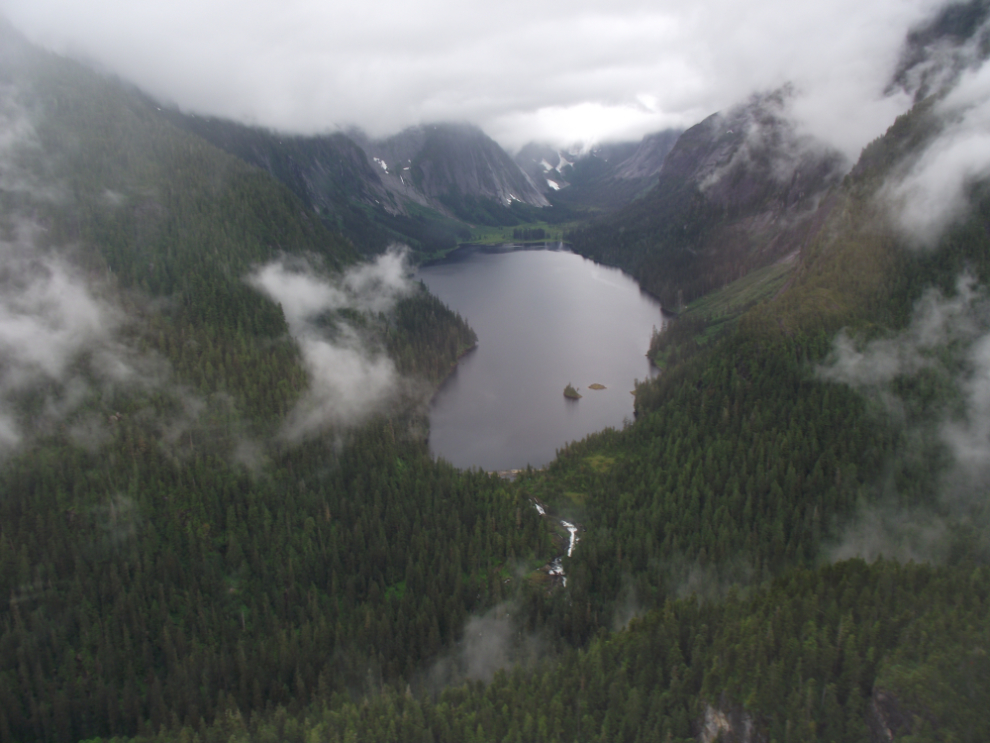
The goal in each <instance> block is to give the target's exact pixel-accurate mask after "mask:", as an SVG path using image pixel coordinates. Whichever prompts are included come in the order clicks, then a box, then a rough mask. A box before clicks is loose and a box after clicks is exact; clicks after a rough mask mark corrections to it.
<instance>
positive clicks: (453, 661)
mask: <svg viewBox="0 0 990 743" xmlns="http://www.w3.org/2000/svg"><path fill="white" fill-rule="evenodd" d="M515 610H516V606H515V604H514V603H513V602H505V603H502V604H499V605H498V606H495V607H493V608H492V609H489V610H488V611H487V612H485V613H484V614H478V615H475V616H472V617H470V618H469V619H468V620H467V622H466V623H465V625H464V636H463V637H462V638H461V640H460V642H458V643H457V645H455V646H454V648H452V649H451V651H450V652H448V653H447V654H445V655H444V656H443V657H442V658H441V659H440V660H439V661H437V662H436V663H435V664H434V665H433V667H432V668H431V669H430V671H429V673H428V678H427V682H428V684H429V686H430V687H431V688H432V689H435V690H439V689H443V688H445V687H447V686H451V685H455V684H459V683H462V682H464V681H466V680H472V681H484V682H488V681H491V680H492V678H493V677H494V676H495V672H496V671H498V670H500V669H503V668H508V667H509V666H512V665H516V664H520V663H522V664H527V663H531V662H533V661H535V660H538V659H539V658H540V656H541V654H542V647H543V646H542V644H541V643H540V642H539V641H538V640H537V639H536V637H535V636H533V635H530V634H527V633H525V632H523V631H521V630H520V628H519V625H518V622H517V620H516V619H515V616H514V612H515Z"/></svg>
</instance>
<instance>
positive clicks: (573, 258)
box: [418, 244, 664, 471]
mask: <svg viewBox="0 0 990 743" xmlns="http://www.w3.org/2000/svg"><path fill="white" fill-rule="evenodd" d="M418 277H419V278H420V279H421V280H422V281H423V282H424V283H425V284H426V285H427V286H428V287H429V289H430V291H432V292H433V293H434V294H435V295H436V296H438V297H439V298H440V299H441V300H443V301H444V302H445V303H446V304H447V305H448V306H450V308H451V309H453V310H455V311H456V312H459V313H460V314H461V315H462V316H463V317H464V318H465V319H466V320H467V322H468V323H469V324H470V325H471V327H473V328H474V329H475V331H476V332H477V334H478V347H477V349H475V350H474V351H471V352H470V353H468V354H467V355H466V356H465V357H464V358H462V359H461V361H460V363H459V364H458V366H457V369H456V370H455V371H454V372H453V374H451V376H450V377H449V378H448V379H447V381H446V382H445V383H444V384H443V385H442V386H441V388H440V390H439V391H438V392H437V394H436V396H435V397H434V400H433V403H432V406H431V411H430V448H431V450H432V451H433V453H434V454H435V455H436V456H438V457H442V458H444V459H446V460H447V461H449V462H451V463H453V464H454V465H456V466H458V467H463V468H469V467H480V468H482V469H485V470H489V471H491V470H509V469H517V468H523V467H525V466H526V465H532V466H533V467H542V466H544V465H546V464H547V463H549V462H550V461H551V460H552V459H553V458H554V456H555V454H556V451H557V449H559V448H561V447H563V446H564V445H565V444H567V443H568V442H570V441H574V440H577V439H582V438H584V437H585V436H587V435H588V434H589V433H592V432H594V431H600V430H602V429H604V428H607V427H609V426H613V427H621V426H622V425H623V423H624V421H625V420H631V419H632V416H633V396H632V395H631V394H630V392H631V390H632V389H633V385H634V381H635V380H637V379H640V380H642V379H645V378H646V377H648V376H649V375H650V374H651V373H653V372H652V370H651V366H650V363H649V361H648V359H647V358H646V351H647V349H648V347H649V343H650V337H651V335H652V332H653V329H654V328H658V329H659V328H660V327H662V326H663V323H664V319H663V314H662V312H661V310H660V305H659V304H658V303H657V302H656V301H655V300H654V299H653V298H651V297H650V296H649V295H647V294H645V293H644V292H642V291H641V290H640V288H639V285H638V284H637V283H636V282H635V281H634V280H633V279H632V278H630V277H629V276H627V275H626V274H624V273H622V272H621V271H619V270H618V269H614V268H607V267H605V266H601V265H599V264H597V263H595V262H593V261H590V260H587V259H585V258H582V257H581V256H579V255H576V254H574V253H572V252H570V251H568V250H566V249H564V248H563V246H560V245H559V244H558V245H557V246H551V247H550V248H544V249H525V250H523V249H508V248H505V247H502V248H484V247H477V246H466V247H464V248H460V249H459V250H457V251H455V252H454V253H451V254H450V255H449V256H448V257H447V258H446V259H444V260H443V261H440V262H437V263H433V264H429V265H426V266H422V267H420V269H419V271H418ZM569 383H570V384H573V385H574V386H575V387H576V388H577V390H578V392H579V393H580V394H581V395H582V398H581V399H580V400H568V399H566V398H565V397H564V394H563V392H564V387H565V385H567V384H569ZM592 384H599V385H603V386H604V388H605V389H591V385H592Z"/></svg>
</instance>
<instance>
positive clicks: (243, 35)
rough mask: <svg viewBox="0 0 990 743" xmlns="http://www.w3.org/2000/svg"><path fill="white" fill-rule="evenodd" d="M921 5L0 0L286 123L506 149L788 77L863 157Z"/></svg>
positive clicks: (77, 45) (924, 8) (687, 115)
mask: <svg viewBox="0 0 990 743" xmlns="http://www.w3.org/2000/svg"><path fill="white" fill-rule="evenodd" d="M937 4H938V3H936V2H934V1H933V0H818V1H816V2H799V3H795V2H793V1H792V0H751V1H749V2H742V0H693V1H692V2H685V1H684V0H676V2H666V1H664V0H612V1H611V2H610V3H608V4H607V6H606V4H605V3H603V2H594V3H592V2H587V1H586V0H566V1H565V0H536V1H535V2H533V1H532V0H529V1H526V2H522V1H520V0H502V2H486V3H478V2H470V1H467V2H466V1H465V0H418V1H416V2H410V0H369V1H368V2H355V1H354V0H348V2H340V1H339V0H280V1H279V2H272V1H271V0H171V1H170V2H163V1H162V0H154V1H153V2H152V1H149V0H92V1H91V2H79V0H0V12H3V13H4V14H5V15H6V16H7V17H8V18H9V19H10V21H11V22H12V23H13V24H14V25H15V26H16V27H17V28H18V29H19V30H20V31H22V32H23V33H24V34H25V35H27V36H28V37H29V38H30V39H31V40H33V41H35V42H37V43H40V44H41V45H43V46H45V47H47V48H49V49H52V50H54V51H58V52H60V53H64V54H68V55H71V56H75V57H77V58H80V59H83V60H87V61H89V62H90V63H95V64H97V65H99V66H101V67H103V68H106V69H108V70H110V71H112V72H115V73H117V74H119V75H120V76H122V77H124V78H126V79H128V80H130V81H133V82H134V83H136V84H137V85H139V86H140V87H142V88H143V89H145V90H146V91H148V92H150V93H152V94H153V95H155V96H157V97H159V98H161V99H163V100H167V101H170V102H173V103H176V104H178V105H179V106H180V107H181V108H182V109H184V110H187V111H192V112H197V113H208V114H215V115H220V116H225V117H230V118H235V119H238V120H242V121H246V122H249V123H256V124H262V125H266V126H270V127H273V128H278V129H283V130H288V131H297V132H306V133H312V132H321V131H327V130H332V129H335V128H337V127H346V126H349V125H357V126H360V127H362V128H364V129H366V130H367V131H369V132H370V133H371V134H373V135H383V134H389V133H392V132H394V131H397V130H399V129H401V128H402V127H404V126H408V125H410V124H416V123H424V122H430V121H469V122H473V123H475V124H478V125H479V126H481V127H482V128H483V129H484V130H485V131H486V132H488V133H489V134H490V135H491V136H493V137H494V138H495V139H496V140H498V141H499V142H500V143H501V144H502V145H503V146H505V147H506V148H508V149H509V150H515V149H517V148H518V147H520V146H521V145H523V144H525V143H526V142H527V141H530V140H545V141H551V142H554V143H560V144H569V143H571V142H575V141H584V142H589V141H594V140H609V139H612V140H615V139H633V138H639V137H640V136H642V135H643V134H645V133H648V132H651V131H657V130H660V129H663V128H665V127H668V126H689V125H691V124H694V123H696V122H697V121H699V120H700V119H702V118H704V117H705V116H707V115H708V114H710V113H713V112H715V111H717V110H719V109H723V108H725V107H727V106H729V105H731V104H733V103H735V102H738V101H739V100H741V99H743V98H745V97H747V96H748V95H749V94H750V93H752V92H754V91H759V90H768V89H772V88H775V87H777V86H779V85H781V84H783V83H785V82H788V81H790V82H793V83H795V85H796V86H797V87H798V89H799V90H800V91H801V93H802V95H801V97H800V99H799V101H798V103H797V105H796V107H795V110H796V112H797V114H798V115H799V116H800V117H801V118H802V119H803V120H805V121H806V122H808V125H809V128H810V129H811V130H812V132H813V133H816V134H819V135H822V136H825V137H826V138H827V139H829V140H830V141H831V142H832V143H833V144H835V145H837V146H839V147H840V148H841V149H843V150H844V151H846V152H847V153H849V154H850V155H851V156H855V155H857V154H858V152H859V149H860V148H861V147H862V146H863V145H864V144H865V143H866V142H868V141H869V140H870V139H872V138H873V137H875V136H877V135H878V134H880V133H882V132H883V131H884V130H885V129H886V127H887V126H889V124H890V123H891V121H892V120H893V118H894V116H895V115H896V114H897V113H900V112H901V111H902V110H904V109H906V107H907V105H908V101H906V100H905V99H904V98H903V97H892V98H890V97H888V98H885V97H883V95H882V90H883V88H884V86H885V84H886V83H887V81H888V79H889V75H890V72H891V70H892V68H893V65H894V63H895V61H896V58H897V54H898V50H899V48H900V45H901V43H902V41H903V39H904V36H905V33H906V31H907V30H908V29H909V28H910V27H911V26H912V25H915V24H916V23H917V22H918V21H919V20H920V19H922V18H924V17H926V15H927V14H928V13H930V11H931V9H932V8H933V7H935V6H936V5H937Z"/></svg>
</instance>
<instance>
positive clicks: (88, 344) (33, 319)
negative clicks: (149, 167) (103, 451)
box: [0, 226, 156, 450]
mask: <svg viewBox="0 0 990 743" xmlns="http://www.w3.org/2000/svg"><path fill="white" fill-rule="evenodd" d="M20 233H21V234H20V236H19V238H18V239H17V240H15V241H14V242H3V241H0V448H3V449H8V450H9V449H10V448H12V447H14V446H16V445H17V444H19V443H21V441H22V440H23V439H24V438H25V437H26V436H27V431H28V430H29V429H30V430H32V431H39V430H44V429H45V427H46V425H45V424H46V423H51V422H55V421H60V420H64V419H65V418H66V417H67V416H69V415H70V414H71V413H72V412H73V411H75V410H76V409H78V408H79V406H80V405H82V404H83V402H84V401H85V400H86V399H87V398H88V397H89V396H90V394H91V393H92V391H93V390H94V389H97V388H98V387H99V386H101V385H103V384H105V383H112V384H125V385H127V384H132V385H143V384H148V383H151V382H153V380H154V379H155V376H156V370H155V368H154V364H153V362H151V361H150V360H148V359H146V358H143V357H141V356H139V355H137V354H136V353H134V352H133V351H132V350H131V349H129V348H128V347H127V346H126V345H124V344H122V343H121V342H120V341H119V340H118V336H119V332H120V330H121V328H122V326H123V325H124V317H123V315H122V314H121V313H120V311H119V310H117V309H116V308H115V307H114V306H113V305H111V304H110V303H109V302H107V301H105V300H103V299H100V298H99V297H98V296H97V295H96V294H95V293H94V291H93V290H92V289H91V287H90V286H89V284H88V283H87V281H86V280H85V279H84V278H83V276H82V275H81V274H80V273H79V272H78V271H76V270H75V269H74V268H73V267H72V265H71V264H70V263H69V262H68V261H67V260H66V259H65V258H64V257H62V256H60V255H59V254H57V253H53V252H48V253H41V252H40V251H38V250H37V249H36V248H35V246H34V243H33V240H32V233H33V229H32V228H30V227H25V226H22V227H21V229H20ZM39 396H40V399H39ZM25 399H33V400H34V402H33V403H32V404H30V405H29V408H30V409H25V405H26V404H27V403H25ZM29 421H30V425H29V423H28V422H29ZM82 430H83V429H82V428H80V431H82Z"/></svg>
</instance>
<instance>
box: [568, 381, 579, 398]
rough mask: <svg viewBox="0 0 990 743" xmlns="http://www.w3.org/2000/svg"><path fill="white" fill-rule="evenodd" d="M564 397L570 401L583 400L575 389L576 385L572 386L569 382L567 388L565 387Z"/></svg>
mask: <svg viewBox="0 0 990 743" xmlns="http://www.w3.org/2000/svg"><path fill="white" fill-rule="evenodd" d="M564 397H566V398H567V399H568V400H580V399H581V395H579V394H578V391H577V390H576V389H574V385H572V384H571V383H570V382H568V383H567V386H566V387H564Z"/></svg>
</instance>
